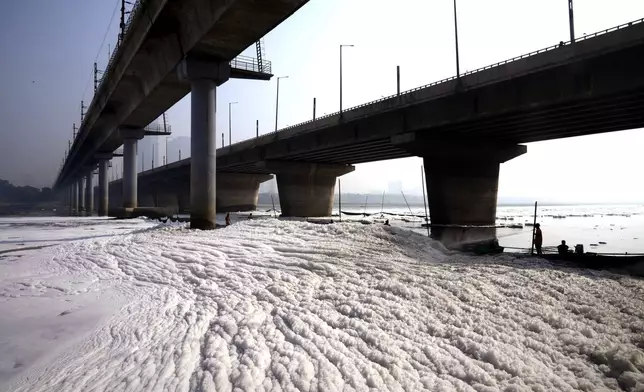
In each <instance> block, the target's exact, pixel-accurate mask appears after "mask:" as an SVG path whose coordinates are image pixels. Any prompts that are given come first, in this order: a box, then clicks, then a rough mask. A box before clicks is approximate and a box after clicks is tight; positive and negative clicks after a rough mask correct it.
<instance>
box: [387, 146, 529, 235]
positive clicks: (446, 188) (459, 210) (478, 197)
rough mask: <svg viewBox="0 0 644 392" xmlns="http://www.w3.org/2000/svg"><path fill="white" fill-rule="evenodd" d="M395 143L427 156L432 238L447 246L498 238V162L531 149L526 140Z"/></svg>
mask: <svg viewBox="0 0 644 392" xmlns="http://www.w3.org/2000/svg"><path fill="white" fill-rule="evenodd" d="M392 142H393V143H394V144H397V145H398V146H400V147H402V148H405V149H406V150H407V151H409V152H410V153H413V154H414V155H419V156H421V157H423V161H424V167H425V178H426V179H427V195H428V196H427V199H428V201H429V215H430V219H431V231H432V237H433V238H435V239H437V240H439V241H441V242H442V243H443V244H444V245H446V246H448V247H458V246H459V245H462V244H467V243H473V242H481V241H491V240H494V239H496V228H495V225H496V203H497V191H498V185H499V166H500V164H501V163H503V162H507V161H509V160H511V159H513V158H515V157H517V156H519V155H522V154H524V153H525V152H526V151H527V148H526V146H523V145H507V144H506V145H503V144H498V145H495V144H485V143H473V142H467V143H464V142H453V141H437V140H424V139H423V137H422V136H418V135H414V134H407V135H401V136H397V137H394V138H392Z"/></svg>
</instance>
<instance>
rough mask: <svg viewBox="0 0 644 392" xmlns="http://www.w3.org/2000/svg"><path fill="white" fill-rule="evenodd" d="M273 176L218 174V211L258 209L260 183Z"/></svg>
mask: <svg viewBox="0 0 644 392" xmlns="http://www.w3.org/2000/svg"><path fill="white" fill-rule="evenodd" d="M272 178H273V176H271V175H269V174H246V173H219V174H217V212H220V213H222V212H238V211H255V210H257V199H258V196H259V185H260V184H261V183H262V182H266V181H268V180H271V179H272Z"/></svg>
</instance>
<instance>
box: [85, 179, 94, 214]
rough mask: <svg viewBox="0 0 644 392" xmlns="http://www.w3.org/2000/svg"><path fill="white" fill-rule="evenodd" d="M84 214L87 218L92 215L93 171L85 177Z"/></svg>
mask: <svg viewBox="0 0 644 392" xmlns="http://www.w3.org/2000/svg"><path fill="white" fill-rule="evenodd" d="M85 213H86V214H87V215H89V216H91V215H92V214H93V213H94V170H90V171H89V173H88V174H87V176H86V177H85Z"/></svg>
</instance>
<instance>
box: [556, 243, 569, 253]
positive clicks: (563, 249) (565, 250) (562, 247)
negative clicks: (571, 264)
mask: <svg viewBox="0 0 644 392" xmlns="http://www.w3.org/2000/svg"><path fill="white" fill-rule="evenodd" d="M568 249H569V248H568V245H566V241H563V240H562V241H561V245H559V246H558V247H557V251H559V254H560V255H565V254H567V253H568Z"/></svg>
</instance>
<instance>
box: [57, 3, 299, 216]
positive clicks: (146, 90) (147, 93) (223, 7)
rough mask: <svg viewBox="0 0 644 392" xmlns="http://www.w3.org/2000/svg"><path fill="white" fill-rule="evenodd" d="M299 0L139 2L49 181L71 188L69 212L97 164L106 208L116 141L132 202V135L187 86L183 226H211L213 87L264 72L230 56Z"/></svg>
mask: <svg viewBox="0 0 644 392" xmlns="http://www.w3.org/2000/svg"><path fill="white" fill-rule="evenodd" d="M307 1H308V0H266V1H255V0H235V1H226V2H221V1H215V0H183V1H167V0H145V1H141V0H138V1H137V2H136V3H135V5H134V8H133V10H132V11H131V14H130V18H129V20H128V23H127V26H126V29H125V31H124V33H123V35H122V39H121V40H120V44H119V46H118V47H117V49H116V50H115V52H114V54H113V56H112V58H111V59H110V62H109V64H108V67H107V69H106V71H105V74H104V77H103V79H102V81H101V83H100V85H99V86H98V88H97V91H96V93H95V95H94V98H93V100H92V102H91V104H90V106H89V108H88V111H87V113H86V115H85V118H84V120H83V122H82V124H81V127H80V129H79V132H78V135H77V137H76V139H75V140H74V143H73V145H72V147H71V150H70V153H69V155H68V156H67V157H66V160H65V162H64V164H63V167H62V168H61V171H60V173H59V175H58V177H57V179H56V181H55V184H54V187H55V188H56V189H63V188H65V187H72V188H74V189H73V190H72V195H74V197H73V198H74V199H76V200H75V207H76V209H77V210H82V209H88V210H91V208H92V205H93V200H92V199H93V197H92V196H93V192H92V191H91V190H92V189H93V185H92V183H91V181H92V175H91V173H92V172H93V170H94V169H95V168H96V166H98V168H99V203H98V204H99V207H100V208H99V211H100V214H105V213H106V212H107V167H108V161H109V159H110V158H111V157H112V153H113V151H114V150H116V149H117V148H118V147H120V146H121V145H123V160H124V172H123V175H124V179H125V181H124V185H125V186H124V187H123V208H124V211H123V213H125V214H127V213H129V212H131V211H132V210H133V209H134V208H136V207H137V205H138V203H137V184H136V182H137V175H136V162H135V155H136V145H137V140H139V139H141V138H142V137H143V136H145V135H146V130H145V127H146V126H147V125H148V124H150V123H151V122H152V121H154V119H156V118H158V117H159V116H160V115H161V114H162V113H163V112H164V111H166V110H167V109H168V108H170V107H171V106H173V105H174V104H175V103H176V102H178V101H179V100H180V99H181V98H183V97H184V96H185V95H186V94H188V93H189V92H191V93H192V124H193V125H192V140H193V144H192V151H191V155H192V157H193V164H192V168H191V178H192V179H193V183H194V184H196V185H195V186H194V188H193V189H192V192H191V198H192V201H191V206H192V209H191V210H192V215H193V221H192V224H193V226H195V227H201V228H212V227H214V201H215V188H214V185H213V186H210V185H209V184H210V183H211V179H212V177H213V176H214V172H215V167H214V164H215V159H214V157H215V149H216V147H215V142H216V140H215V139H216V132H215V106H216V105H215V102H216V88H217V86H219V85H221V84H223V83H225V82H226V81H227V80H228V79H230V78H245V79H258V80H268V79H270V78H271V77H272V75H271V73H270V71H271V70H270V63H269V62H265V61H262V60H261V59H258V60H255V59H248V58H243V57H236V56H238V55H239V54H240V53H241V52H242V51H243V50H244V49H246V48H247V47H249V46H250V45H252V44H253V43H255V42H256V41H258V40H259V39H260V38H262V37H263V36H264V35H266V34H267V33H268V32H269V31H270V30H272V29H273V28H274V27H276V26H277V25H278V24H280V23H281V22H282V21H283V20H285V19H286V18H287V17H289V16H290V15H291V14H292V13H293V12H295V11H297V9H299V8H300V7H301V6H302V5H303V4H305V3H306V2H307ZM85 178H86V182H85V186H83V179H85ZM84 204H87V205H84Z"/></svg>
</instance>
